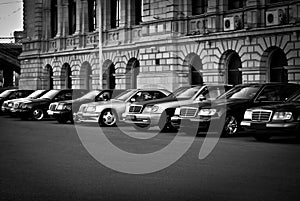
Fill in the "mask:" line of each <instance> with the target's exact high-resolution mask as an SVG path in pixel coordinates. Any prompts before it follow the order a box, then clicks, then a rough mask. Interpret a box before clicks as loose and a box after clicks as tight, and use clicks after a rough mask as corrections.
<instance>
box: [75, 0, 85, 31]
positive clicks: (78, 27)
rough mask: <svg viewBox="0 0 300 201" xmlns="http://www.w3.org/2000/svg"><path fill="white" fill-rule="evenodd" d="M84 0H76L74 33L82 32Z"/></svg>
mask: <svg viewBox="0 0 300 201" xmlns="http://www.w3.org/2000/svg"><path fill="white" fill-rule="evenodd" d="M82 4H83V1H82V0H76V30H75V33H74V34H79V33H81V32H82V29H81V24H82V22H83V19H82V13H83V6H82Z"/></svg>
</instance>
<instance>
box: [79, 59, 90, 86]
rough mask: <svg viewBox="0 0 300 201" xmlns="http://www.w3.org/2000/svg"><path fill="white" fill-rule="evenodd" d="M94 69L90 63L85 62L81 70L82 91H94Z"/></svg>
mask: <svg viewBox="0 0 300 201" xmlns="http://www.w3.org/2000/svg"><path fill="white" fill-rule="evenodd" d="M91 75H92V67H91V65H90V63H89V62H84V63H83V64H82V65H81V68H80V82H81V83H80V86H81V88H82V89H87V90H92V77H91Z"/></svg>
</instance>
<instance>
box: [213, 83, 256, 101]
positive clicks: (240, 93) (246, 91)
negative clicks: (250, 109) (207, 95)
mask: <svg viewBox="0 0 300 201" xmlns="http://www.w3.org/2000/svg"><path fill="white" fill-rule="evenodd" d="M260 87H261V86H260V85H251V86H248V85H246V86H237V87H234V88H233V89H231V90H229V91H228V92H226V93H225V94H223V95H221V96H219V97H218V99H222V98H225V99H245V100H250V99H252V98H254V97H255V95H256V94H257V92H258V91H259V89H260Z"/></svg>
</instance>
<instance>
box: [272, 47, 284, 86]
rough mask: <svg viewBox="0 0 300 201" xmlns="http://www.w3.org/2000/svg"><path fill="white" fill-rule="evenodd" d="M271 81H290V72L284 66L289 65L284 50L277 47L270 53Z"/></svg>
mask: <svg viewBox="0 0 300 201" xmlns="http://www.w3.org/2000/svg"><path fill="white" fill-rule="evenodd" d="M269 58H270V60H269V61H270V66H269V69H270V70H269V71H270V82H285V83H287V82H288V72H287V70H286V69H285V68H284V67H285V66H287V65H288V63H287V59H286V56H285V54H284V52H283V51H282V50H281V49H279V48H276V49H275V50H273V51H272V52H271V53H270V57H269Z"/></svg>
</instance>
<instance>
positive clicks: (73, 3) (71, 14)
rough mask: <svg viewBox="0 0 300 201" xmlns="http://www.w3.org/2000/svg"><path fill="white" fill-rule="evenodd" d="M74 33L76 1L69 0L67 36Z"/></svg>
mask: <svg viewBox="0 0 300 201" xmlns="http://www.w3.org/2000/svg"><path fill="white" fill-rule="evenodd" d="M75 31H76V1H75V0H69V34H70V35H72V34H74V33H75Z"/></svg>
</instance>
